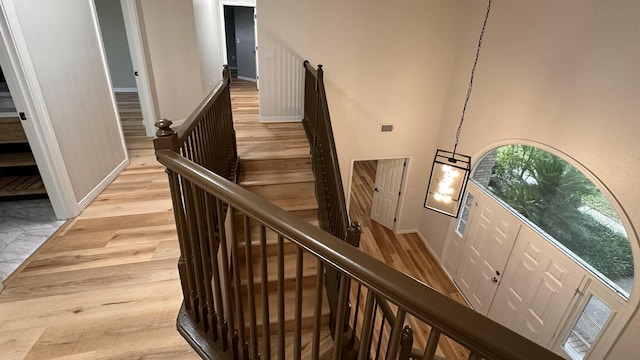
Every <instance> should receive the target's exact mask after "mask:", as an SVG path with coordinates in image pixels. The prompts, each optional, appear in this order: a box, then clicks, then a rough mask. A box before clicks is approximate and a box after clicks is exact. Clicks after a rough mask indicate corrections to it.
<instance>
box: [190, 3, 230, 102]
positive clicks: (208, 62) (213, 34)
mask: <svg viewBox="0 0 640 360" xmlns="http://www.w3.org/2000/svg"><path fill="white" fill-rule="evenodd" d="M219 6H220V5H219V3H218V1H217V0H193V13H194V15H195V26H196V38H197V40H198V52H199V54H200V73H201V81H202V88H203V89H204V90H205V91H206V92H209V91H211V90H212V89H213V88H214V87H215V86H216V84H217V83H218V82H219V81H220V80H222V65H223V64H226V61H223V59H222V44H220V39H221V37H220V14H219Z"/></svg>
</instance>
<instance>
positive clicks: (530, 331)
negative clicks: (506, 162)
mask: <svg viewBox="0 0 640 360" xmlns="http://www.w3.org/2000/svg"><path fill="white" fill-rule="evenodd" d="M583 279H584V272H583V270H582V269H581V268H580V266H579V265H578V264H577V263H576V262H575V261H573V260H572V259H570V258H569V257H568V256H566V255H565V254H564V253H562V251H560V249H558V248H557V247H556V246H554V245H553V244H551V243H550V242H549V241H548V240H547V239H545V238H543V237H542V235H540V234H539V233H537V232H536V231H534V230H533V229H531V228H530V227H528V226H524V227H523V228H522V229H521V230H520V234H519V235H518V239H517V240H516V245H515V246H514V248H513V252H512V254H511V257H510V259H509V262H508V264H507V267H506V269H505V272H504V276H503V278H502V282H501V283H500V287H499V289H498V292H497V294H496V296H495V299H494V300H493V305H492V306H491V310H490V311H489V315H488V316H489V318H491V319H492V320H495V321H497V322H499V323H500V324H502V325H503V326H505V327H507V328H509V329H511V330H514V331H515V332H517V333H519V334H520V335H522V336H524V337H526V338H528V339H530V340H532V341H535V342H537V343H538V344H539V345H541V346H543V347H550V345H551V341H552V340H553V336H554V334H555V333H556V329H558V327H559V326H560V325H561V321H562V320H563V317H564V316H565V313H566V312H567V309H569V305H570V304H571V302H572V300H573V299H574V297H575V296H577V295H578V294H577V289H578V288H579V286H580V283H581V282H582V281H583Z"/></svg>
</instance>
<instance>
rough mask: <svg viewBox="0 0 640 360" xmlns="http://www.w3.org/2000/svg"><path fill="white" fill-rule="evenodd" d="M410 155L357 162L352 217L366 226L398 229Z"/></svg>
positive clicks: (352, 185) (353, 184)
mask: <svg viewBox="0 0 640 360" xmlns="http://www.w3.org/2000/svg"><path fill="white" fill-rule="evenodd" d="M406 165H407V159H406V158H395V159H378V160H357V161H354V162H353V169H352V172H351V173H352V177H351V191H350V198H349V217H350V219H351V220H352V221H357V222H359V223H360V226H362V227H372V226H379V225H381V226H383V227H385V228H387V229H389V230H392V231H395V230H396V223H397V212H398V204H399V202H400V197H401V194H402V192H401V189H402V185H403V182H404V173H405V169H406Z"/></svg>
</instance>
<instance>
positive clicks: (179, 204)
mask: <svg viewBox="0 0 640 360" xmlns="http://www.w3.org/2000/svg"><path fill="white" fill-rule="evenodd" d="M158 125H159V127H160V129H159V130H158V133H157V135H158V137H157V138H156V139H155V140H154V144H155V146H156V157H157V159H158V161H159V162H160V163H162V164H163V165H164V166H165V167H166V171H167V174H168V177H169V184H170V189H171V194H172V200H173V208H174V213H175V218H176V227H177V230H178V241H179V243H180V251H181V255H180V259H179V263H178V270H179V274H180V280H181V284H182V292H183V298H184V299H183V305H182V307H181V309H180V312H179V314H178V319H177V327H178V331H179V332H180V333H181V334H182V335H183V337H184V338H185V339H186V340H187V342H188V343H189V344H190V345H191V346H192V347H193V348H194V350H195V351H196V352H197V353H198V354H199V355H200V356H201V357H202V358H205V359H270V358H278V359H285V358H286V359H289V358H294V359H318V358H321V357H322V358H326V355H327V354H330V356H331V357H332V358H334V359H341V358H343V357H344V356H345V355H348V356H349V357H350V358H357V359H368V358H371V357H373V356H376V355H375V354H378V355H380V354H383V356H384V358H386V359H396V358H398V357H399V356H400V358H401V359H409V358H416V356H417V355H415V353H416V351H414V350H412V346H413V345H412V342H411V337H412V336H411V329H409V328H408V327H406V326H405V318H407V316H408V315H412V316H413V317H415V318H416V319H417V320H418V321H421V322H423V323H425V324H427V325H428V326H430V327H431V329H432V330H431V335H430V341H429V342H428V343H427V345H426V347H425V349H424V351H420V353H419V356H418V358H422V359H433V358H435V357H434V356H433V354H434V353H435V348H436V346H437V339H438V337H439V336H440V335H445V336H448V337H449V338H451V339H453V340H455V341H457V342H458V343H460V344H461V345H462V346H464V347H466V348H467V349H469V354H470V355H469V358H470V359H479V358H485V359H510V360H533V359H542V360H544V359H560V357H558V356H557V355H555V354H553V353H552V352H550V351H548V350H546V349H544V348H542V347H540V346H538V345H536V344H535V343H533V342H531V341H529V340H527V339H525V338H523V337H521V336H520V335H518V334H516V333H514V332H513V331H511V330H508V329H506V328H504V327H502V326H500V325H498V324H496V323H495V322H493V321H491V320H489V319H487V318H485V317H483V316H482V315H479V314H478V313H476V312H474V311H473V310H471V309H469V308H467V307H464V306H462V305H461V304H458V303H457V302H455V301H453V300H450V299H449V298H447V297H446V296H444V295H442V294H440V293H438V292H437V291H435V290H433V289H431V288H429V287H428V286H426V285H424V284H422V283H420V282H418V281H416V280H414V279H413V278H411V277H409V276H407V275H404V274H402V273H400V272H398V271H396V270H394V269H393V268H391V267H389V266H388V265H386V264H384V263H382V262H380V261H378V260H376V259H374V258H373V257H371V256H369V255H366V254H364V253H362V252H361V251H359V250H358V249H357V248H355V247H354V246H352V245H351V244H350V243H348V242H345V241H344V240H345V238H344V237H336V236H333V235H331V234H329V233H328V232H326V231H325V230H324V229H318V228H317V227H315V226H313V225H311V224H309V223H307V222H305V221H303V220H301V219H300V218H298V217H297V216H295V215H293V214H291V213H289V212H287V211H285V210H283V209H281V208H279V207H277V206H275V205H273V204H271V203H270V202H268V201H267V200H265V199H264V198H262V197H261V196H258V195H256V194H253V193H251V192H250V191H248V190H246V189H243V188H242V187H240V186H238V185H236V184H235V183H234V181H233V180H234V178H235V172H236V169H237V163H238V159H237V155H236V150H235V149H236V146H235V141H234V138H235V132H234V130H233V124H232V117H231V107H230V99H229V73H228V69H226V68H225V71H224V79H223V81H222V82H221V84H220V85H218V87H217V88H216V90H215V91H214V92H212V94H211V95H210V96H209V97H208V98H207V99H206V101H205V102H203V104H201V105H200V106H199V107H198V109H197V110H196V111H195V112H194V113H193V114H192V115H191V116H190V117H189V118H188V119H187V121H186V122H185V123H184V124H183V125H182V126H181V127H180V128H179V129H178V131H177V132H175V131H173V130H172V129H171V127H170V122H168V121H161V122H159V124H158ZM238 219H240V220H238ZM239 221H242V223H244V229H249V228H250V227H252V226H254V227H255V226H258V227H259V231H258V234H259V235H258V238H259V239H257V240H258V242H259V251H257V252H256V251H254V250H253V249H252V247H251V246H245V247H244V252H245V253H244V255H241V254H240V253H239V246H238V243H239V238H240V235H239V234H237V232H238V231H237V229H238V228H242V227H237V226H236V225H237V224H236V223H237V222H239ZM251 236H252V235H251V233H250V232H248V231H247V232H245V233H244V239H243V241H245V242H251V241H252V240H251V239H250V237H251ZM272 236H275V237H276V238H277V261H276V263H275V264H268V263H267V260H266V258H267V256H266V253H267V251H268V249H267V244H266V239H267V238H269V237H272ZM285 244H286V246H294V247H295V248H296V250H295V258H296V261H295V265H294V266H293V268H291V269H288V270H287V271H289V272H293V273H295V274H296V279H297V280H296V281H295V284H288V283H287V282H286V280H285V278H284V272H285V263H284V257H285V255H284V249H285ZM240 256H244V257H245V258H246V259H256V261H254V262H252V261H245V262H244V265H245V266H246V269H245V270H244V271H241V270H240V263H241V262H240V261H239V258H240ZM313 262H315V263H316V264H315V265H316V269H317V276H316V279H315V287H314V288H313V289H311V290H309V289H308V290H304V287H303V286H302V285H301V282H300V281H299V279H300V277H301V273H302V272H303V269H304V268H305V264H308V263H313ZM271 267H275V268H276V271H275V273H276V274H277V276H276V277H277V279H276V280H275V281H270V280H269V279H266V277H268V276H269V274H270V271H269V269H270V268H271ZM325 267H326V268H331V269H333V270H334V271H335V272H336V273H337V274H339V277H340V278H341V279H344V280H345V281H340V285H339V291H338V301H337V302H336V304H337V308H336V309H335V314H336V321H335V322H334V324H333V332H334V333H335V334H339V335H340V336H336V338H335V341H333V342H332V341H323V340H322V339H323V338H322V335H321V334H322V332H323V329H322V326H323V325H322V324H323V311H322V309H323V307H324V305H325V304H326V303H327V302H328V299H327V298H326V297H325V296H326V295H327V294H326V293H327V292H328V291H327V292H325V285H324V276H323V275H324V274H325ZM273 272H274V271H271V273H273ZM258 274H259V277H261V278H262V279H263V281H262V282H261V284H260V286H256V284H254V282H253V278H254V276H255V277H256V278H257V277H258ZM270 283H271V284H272V285H273V284H275V286H274V287H276V288H277V290H276V294H277V295H276V296H269V291H270V290H269V287H270V285H269V284H270ZM291 287H293V288H294V289H295V290H294V291H295V296H293V297H292V298H293V299H291V298H286V297H285V289H286V288H291ZM353 289H357V290H355V291H356V292H357V295H355V296H356V297H357V299H356V300H355V306H354V308H355V309H357V310H358V311H354V312H353V313H352V315H353V316H351V317H352V318H353V322H352V325H351V326H349V327H345V325H344V324H345V323H346V321H343V320H342V319H347V318H348V317H349V313H348V309H349V306H348V304H349V298H350V295H349V293H350V292H352V293H353ZM309 292H310V294H309ZM361 297H362V298H363V299H364V301H362V302H360V300H359V299H360V298H361ZM305 299H306V300H305ZM383 300H384V301H383ZM387 306H388V307H389V309H395V310H389V309H386V307H387ZM304 307H311V308H312V309H313V313H314V316H313V326H312V329H313V330H312V333H310V334H309V333H305V332H303V324H302V321H303V320H302V314H301V313H302V309H303V308H304ZM383 308H384V309H383ZM270 309H272V310H270ZM378 309H382V310H378ZM390 311H391V312H390ZM393 311H395V313H393ZM285 314H293V321H292V324H290V325H286V324H285ZM390 314H391V315H390ZM378 315H381V316H382V317H383V318H384V317H386V319H382V321H380V320H381V319H380V318H379V317H378ZM261 320H262V321H261ZM380 323H382V324H384V323H388V324H389V327H388V328H386V327H385V326H384V325H379V324H380ZM271 324H275V326H274V328H273V329H270V328H271ZM287 326H291V327H292V328H293V331H294V334H295V336H294V337H293V340H292V341H293V344H292V345H289V344H288V343H287V342H285V331H286V327H287ZM260 328H262V331H260ZM347 329H348V332H345V330H347ZM270 332H271V333H273V334H274V336H277V338H274V339H273V343H274V344H273V349H274V351H273V354H271V352H272V350H271V349H272V344H271V343H272V339H271V337H270V336H268V335H266V336H265V334H269V333H270ZM303 338H304V339H305V344H306V345H308V346H303V343H302V339H303ZM432 338H433V340H431V339H432ZM307 339H308V342H307ZM380 349H382V350H380ZM272 355H273V356H272Z"/></svg>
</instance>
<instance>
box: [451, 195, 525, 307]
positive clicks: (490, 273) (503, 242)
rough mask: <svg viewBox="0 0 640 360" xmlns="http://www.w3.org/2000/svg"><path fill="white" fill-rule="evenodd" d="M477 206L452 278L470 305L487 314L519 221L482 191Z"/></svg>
mask: <svg viewBox="0 0 640 360" xmlns="http://www.w3.org/2000/svg"><path fill="white" fill-rule="evenodd" d="M476 205H477V206H474V211H473V214H472V215H471V223H470V224H469V226H470V228H469V230H468V231H466V234H465V237H466V240H465V246H464V251H463V253H462V256H461V257H460V263H459V266H458V269H457V271H456V274H455V276H454V280H455V282H456V284H457V285H458V286H459V287H460V290H461V291H462V293H463V294H464V296H465V297H466V298H467V300H468V301H469V303H470V304H471V306H473V308H474V309H475V310H476V311H477V312H479V313H481V314H483V315H487V313H488V312H489V309H490V307H491V302H492V301H493V298H494V296H495V294H496V291H497V289H498V285H499V283H500V279H501V277H502V273H503V272H504V269H505V266H506V264H507V260H508V259H509V255H510V254H511V250H512V249H513V245H514V243H515V240H516V237H517V236H518V232H519V231H520V227H521V225H520V224H521V223H520V221H519V220H518V219H517V218H516V217H515V216H514V215H513V214H511V213H510V212H509V211H507V210H506V209H505V208H504V207H502V206H501V205H500V204H498V203H497V202H495V201H493V200H491V199H489V197H488V195H486V194H484V193H480V194H478V196H477V197H476Z"/></svg>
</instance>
